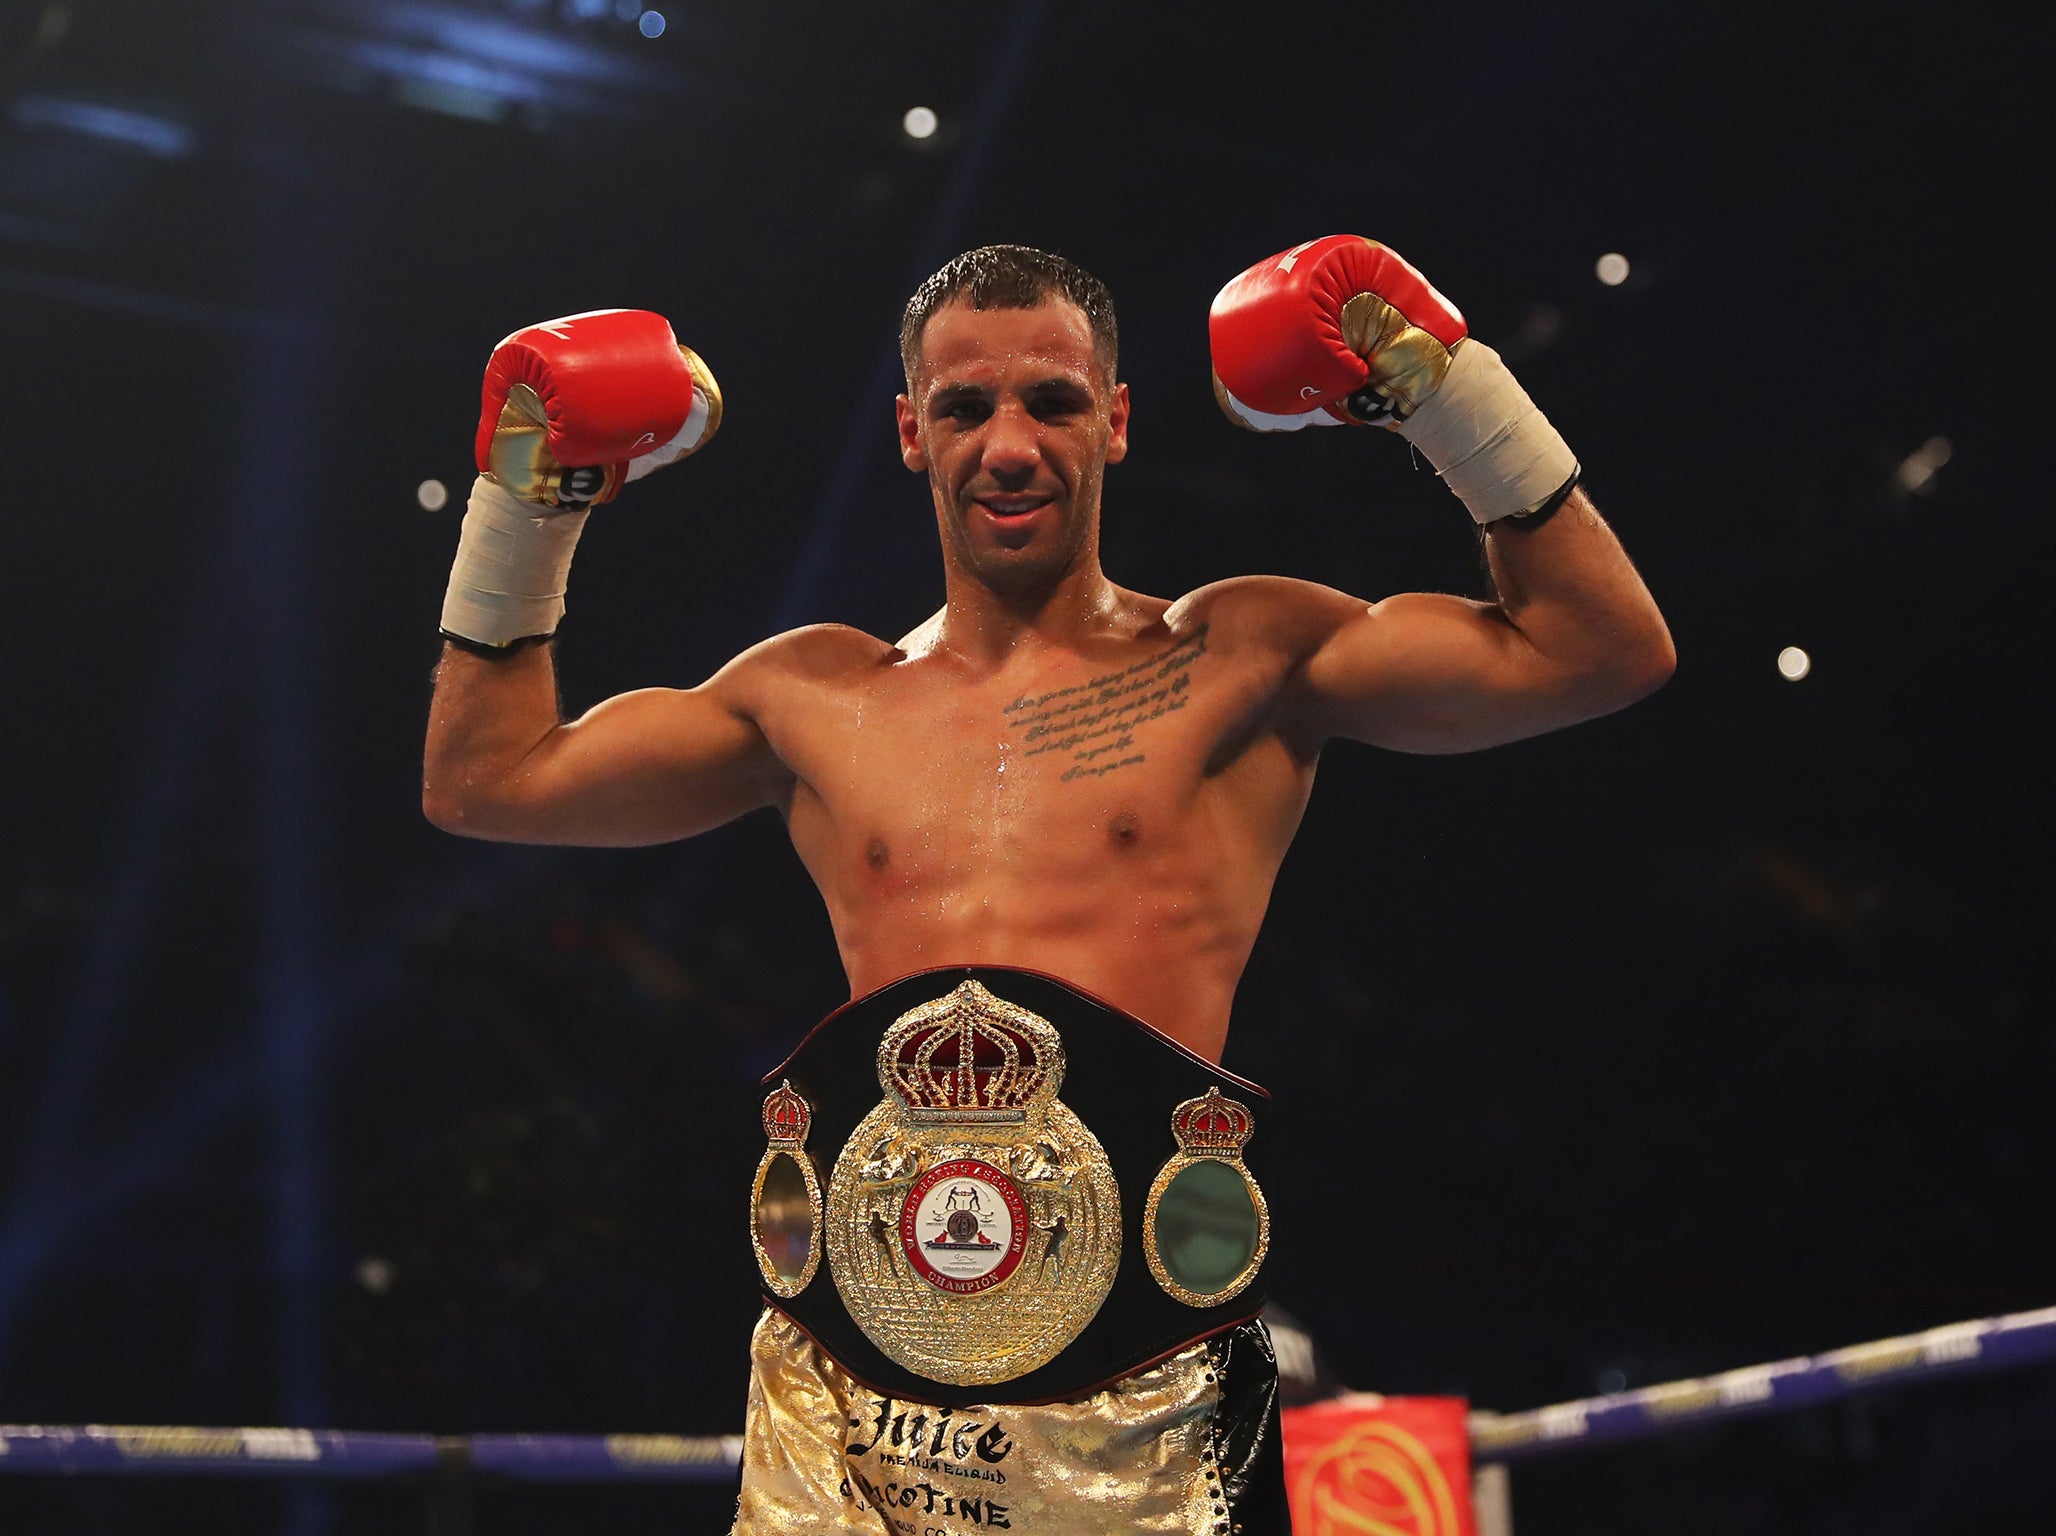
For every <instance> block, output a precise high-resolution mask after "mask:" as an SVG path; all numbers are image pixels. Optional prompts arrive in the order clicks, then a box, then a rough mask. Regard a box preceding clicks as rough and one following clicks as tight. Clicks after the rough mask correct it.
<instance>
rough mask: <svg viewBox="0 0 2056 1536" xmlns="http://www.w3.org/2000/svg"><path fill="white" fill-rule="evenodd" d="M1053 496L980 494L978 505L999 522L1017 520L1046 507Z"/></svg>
mask: <svg viewBox="0 0 2056 1536" xmlns="http://www.w3.org/2000/svg"><path fill="white" fill-rule="evenodd" d="M1053 499H1054V498H1052V497H1049V496H1036V495H1028V494H1023V495H1019V496H980V497H978V498H977V502H978V505H979V506H981V507H983V508H984V509H985V510H986V511H987V512H989V513H991V514H992V515H993V516H994V517H995V518H997V519H998V520H999V521H1000V522H1003V523H1005V522H1018V521H1020V520H1022V519H1024V518H1026V517H1028V516H1029V515H1030V514H1032V513H1034V512H1036V511H1038V510H1039V509H1041V508H1043V507H1046V506H1048V505H1049V504H1050V502H1051V501H1052V500H1053Z"/></svg>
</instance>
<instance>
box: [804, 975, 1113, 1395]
mask: <svg viewBox="0 0 2056 1536" xmlns="http://www.w3.org/2000/svg"><path fill="white" fill-rule="evenodd" d="M1063 1077H1064V1043H1063V1039H1062V1037H1061V1036H1060V1035H1059V1034H1058V1033H1057V1030H1056V1027H1055V1026H1054V1025H1052V1024H1051V1023H1050V1022H1049V1021H1048V1020H1047V1019H1044V1018H1042V1017H1041V1016H1040V1015H1039V1014H1035V1013H1031V1012H1030V1011H1029V1010H1027V1009H1026V1008H1021V1007H1017V1006H1016V1005H1014V1004H1012V1003H1009V1002H1007V1001H1005V1000H1004V999H1002V998H999V997H996V996H994V995H993V994H992V993H991V992H989V991H987V990H986V989H985V988H984V987H982V986H980V985H979V984H978V983H977V982H975V981H966V982H964V983H963V984H962V985H960V986H959V987H957V989H956V990H955V991H953V992H951V993H950V994H949V995H948V996H947V997H943V998H939V999H937V1000H936V1001H934V1002H932V1003H926V1004H924V1005H922V1006H921V1007H919V1008H915V1009H911V1010H909V1011H908V1012H906V1013H903V1014H901V1015H900V1016H899V1018H898V1019H896V1020H894V1022H893V1025H892V1027H891V1028H890V1029H888V1030H887V1031H886V1032H885V1036H884V1038H883V1039H882V1040H880V1041H879V1044H878V1082H879V1086H880V1087H882V1088H883V1089H884V1090H885V1097H884V1099H883V1100H881V1101H880V1103H879V1105H878V1107H877V1108H876V1109H874V1110H872V1111H871V1113H870V1114H868V1115H866V1116H865V1117H864V1119H863V1120H862V1122H860V1123H859V1124H858V1126H857V1128H856V1130H855V1131H854V1132H852V1133H851V1135H850V1139H849V1142H848V1144H847V1145H846V1146H844V1147H843V1149H842V1153H841V1155H840V1156H839V1157H838V1158H837V1159H836V1162H835V1172H834V1174H833V1175H832V1176H831V1178H830V1179H829V1184H828V1201H827V1221H826V1223H825V1225H826V1229H827V1230H826V1237H827V1248H828V1269H829V1273H830V1274H831V1275H832V1276H833V1277H834V1280H835V1288H836V1290H837V1291H838V1292H839V1293H840V1294H841V1296H842V1300H843V1305H844V1306H846V1307H848V1308H849V1312H850V1316H851V1317H852V1318H853V1319H855V1321H856V1323H857V1326H858V1327H860V1328H862V1329H863V1330H864V1333H865V1335H866V1337H868V1338H869V1339H870V1340H871V1342H872V1343H874V1344H876V1345H877V1346H878V1348H879V1349H880V1350H882V1351H883V1352H884V1353H885V1355H886V1356H887V1357H888V1358H889V1359H891V1360H893V1361H895V1362H896V1363H898V1364H899V1365H902V1366H904V1367H906V1368H907V1369H908V1370H910V1371H915V1372H917V1373H919V1374H921V1375H923V1376H926V1377H928V1378H930V1379H931V1380H934V1381H943V1382H949V1383H951V1384H952V1385H957V1386H969V1385H978V1384H984V1383H990V1382H1001V1381H1011V1380H1012V1379H1013V1378H1015V1377H1016V1376H1021V1375H1024V1374H1026V1373H1027V1372H1029V1371H1031V1370H1034V1369H1035V1368H1036V1367H1037V1366H1040V1365H1044V1364H1047V1363H1048V1362H1049V1361H1050V1360H1052V1359H1054V1358H1055V1357H1056V1356H1057V1354H1058V1353H1059V1352H1060V1351H1061V1350H1062V1349H1063V1348H1064V1346H1065V1345H1067V1344H1069V1343H1070V1342H1071V1341H1072V1340H1073V1339H1075V1338H1076V1337H1077V1336H1078V1333H1079V1331H1080V1330H1081V1329H1082V1328H1083V1327H1084V1326H1085V1324H1086V1323H1087V1322H1088V1321H1089V1320H1090V1319H1091V1318H1092V1315H1093V1314H1094V1313H1095V1312H1097V1311H1098V1310H1099V1304H1100V1302H1102V1301H1103V1300H1105V1299H1106V1294H1107V1291H1108V1289H1109V1288H1111V1286H1112V1285H1113V1282H1114V1270H1115V1267H1116V1265H1117V1264H1118V1263H1119V1261H1120V1254H1121V1209H1120V1194H1119V1191H1118V1189H1117V1188H1116V1187H1115V1183H1114V1174H1113V1169H1112V1168H1111V1167H1110V1166H1109V1165H1108V1163H1107V1156H1106V1152H1105V1150H1104V1149H1103V1148H1102V1147H1101V1146H1100V1144H1099V1139H1098V1138H1097V1137H1095V1136H1094V1135H1093V1134H1092V1132H1091V1131H1090V1130H1088V1129H1087V1128H1086V1126H1085V1124H1084V1122H1083V1121H1081V1120H1080V1119H1079V1118H1078V1117H1077V1115H1075V1114H1073V1113H1072V1112H1071V1110H1070V1109H1069V1108H1068V1107H1067V1106H1066V1105H1065V1104H1064V1103H1063V1102H1062V1101H1061V1100H1059V1099H1058V1098H1057V1090H1058V1089H1059V1088H1060V1087H1061V1086H1062V1085H1063Z"/></svg>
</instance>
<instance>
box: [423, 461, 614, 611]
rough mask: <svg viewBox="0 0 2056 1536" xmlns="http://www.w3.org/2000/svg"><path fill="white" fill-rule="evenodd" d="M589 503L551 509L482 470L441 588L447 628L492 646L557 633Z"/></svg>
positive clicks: (472, 490)
mask: <svg viewBox="0 0 2056 1536" xmlns="http://www.w3.org/2000/svg"><path fill="white" fill-rule="evenodd" d="M588 510H589V509H586V508H580V509H579V510H578V511H575V512H553V511H549V510H548V509H546V508H543V507H539V506H537V505H536V503H534V502H531V501H522V500H521V499H520V498H519V497H517V496H515V495H513V494H512V493H511V492H509V491H508V490H507V489H506V488H505V487H503V486H501V485H499V484H497V483H496V482H494V481H491V480H488V479H487V478H486V477H485V476H484V475H480V476H479V477H478V481H477V483H476V484H474V485H473V486H472V488H471V505H470V507H469V508H468V509H467V510H466V511H465V513H464V532H463V534H462V536H461V537H459V539H458V540H457V560H456V563H455V564H454V565H452V566H451V567H450V586H449V590H448V591H447V592H445V593H444V595H443V632H444V633H445V634H450V635H458V636H461V637H462V638H463V639H466V640H472V641H476V642H477V643H478V644H480V645H494V646H498V645H511V644H512V643H513V642H514V641H516V640H521V639H525V638H526V637H528V636H530V635H549V634H554V633H556V629H557V625H558V624H559V623H560V622H561V621H562V620H563V617H564V584H565V579H566V577H568V576H569V575H570V572H571V553H572V551H573V550H575V549H576V548H577V547H578V535H579V533H580V532H581V531H583V529H584V528H585V519H586V514H587V511H588Z"/></svg>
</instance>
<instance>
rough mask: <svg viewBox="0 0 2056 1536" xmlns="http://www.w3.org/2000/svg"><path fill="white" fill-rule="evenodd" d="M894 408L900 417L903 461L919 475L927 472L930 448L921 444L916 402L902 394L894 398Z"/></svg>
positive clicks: (896, 414)
mask: <svg viewBox="0 0 2056 1536" xmlns="http://www.w3.org/2000/svg"><path fill="white" fill-rule="evenodd" d="M892 409H893V414H894V415H895V416H897V417H898V418H899V439H900V460H901V462H903V463H904V464H905V465H906V466H907V468H909V469H911V470H912V471H914V473H915V474H917V475H918V474H924V473H926V472H927V469H928V450H927V449H926V448H923V447H922V446H921V418H920V417H919V416H918V415H916V414H915V412H914V402H913V401H911V400H909V399H908V398H907V397H906V396H905V395H900V396H898V397H896V398H895V399H894V400H893V402H892Z"/></svg>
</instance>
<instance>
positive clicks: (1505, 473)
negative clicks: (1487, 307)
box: [1207, 235, 1578, 526]
mask: <svg viewBox="0 0 2056 1536" xmlns="http://www.w3.org/2000/svg"><path fill="white" fill-rule="evenodd" d="M1207 329H1208V332H1209V337H1210V340H1211V342H1212V347H1213V357H1214V398H1215V399H1216V400H1217V401H1219V402H1220V406H1221V409H1222V410H1223V411H1225V412H1226V413H1227V415H1228V418H1229V419H1230V420H1231V421H1233V422H1234V423H1235V424H1236V425H1237V426H1241V427H1248V428H1249V429H1250V430H1252V431H1256V432H1290V431H1294V430H1296V429H1297V428H1300V427H1305V426H1330V425H1333V424H1334V423H1336V422H1365V423H1370V424H1374V425H1377V426H1383V427H1390V428H1391V429H1392V430H1394V431H1396V432H1398V433H1399V434H1400V436H1402V437H1404V438H1405V439H1406V440H1407V441H1408V442H1410V443H1412V444H1413V445H1414V447H1415V448H1417V449H1418V450H1419V451H1420V453H1421V454H1422V456H1423V457H1425V458H1426V459H1427V460H1428V462H1429V463H1431V464H1433V465H1434V466H1435V470H1436V473H1438V474H1439V475H1441V477H1442V479H1443V482H1444V483H1445V484H1447V485H1448V487H1449V488H1450V490H1452V491H1454V492H1455V493H1456V495H1457V496H1458V498H1459V499H1460V500H1461V501H1462V502H1463V504H1464V505H1465V506H1466V507H1468V508H1469V509H1470V513H1471V516H1472V517H1474V518H1476V519H1477V521H1478V522H1480V523H1490V522H1496V521H1497V520H1498V519H1500V518H1503V517H1521V516H1528V515H1537V516H1539V515H1541V514H1544V513H1545V509H1546V510H1554V508H1555V507H1557V506H1559V505H1561V504H1562V502H1563V499H1564V497H1566V496H1568V495H1569V494H1570V491H1571V488H1572V487H1573V486H1574V485H1576V484H1577V481H1578V461H1577V457H1576V455H1574V454H1573V453H1572V452H1571V450H1570V447H1569V445H1567V444H1566V443H1565V442H1564V440H1563V437H1562V436H1561V434H1559V433H1558V432H1557V430H1556V429H1555V428H1554V427H1552V426H1551V425H1550V424H1549V419H1548V418H1547V417H1546V416H1544V415H1543V414H1542V413H1541V412H1540V411H1538V410H1537V409H1535V402H1534V401H1532V400H1530V399H1529V398H1528V395H1527V392H1526V391H1525V390H1523V389H1522V388H1521V387H1520V385H1519V384H1518V383H1516V382H1515V380H1514V377H1513V375H1512V374H1511V373H1509V372H1507V370H1506V365H1505V364H1504V363H1502V362H1501V361H1500V359H1499V354H1498V353H1497V352H1494V351H1493V350H1492V349H1491V348H1490V347H1488V346H1486V345H1485V344H1484V343H1483V342H1480V341H1477V340H1474V339H1471V338H1470V337H1469V335H1468V332H1467V328H1466V327H1465V325H1464V320H1463V316H1462V315H1461V314H1459V313H1458V312H1457V308H1456V306H1455V305H1454V304H1451V303H1450V302H1449V300H1447V299H1445V298H1443V297H1442V295H1441V294H1439V293H1437V292H1436V291H1435V288H1434V285H1433V284H1431V283H1430V282H1429V281H1428V280H1427V279H1426V278H1424V277H1422V276H1421V274H1420V273H1418V272H1416V271H1415V270H1414V269H1413V268H1412V267H1411V266H1409V265H1408V264H1407V263H1406V262H1405V261H1404V260H1402V259H1401V258H1400V256H1399V255H1398V254H1397V253H1395V252H1393V251H1390V250H1387V249H1386V248H1385V247H1384V246H1382V245H1380V244H1378V243H1377V242H1376V241H1375V240H1366V239H1364V238H1363V237H1362V236H1360V235H1329V236H1327V237H1326V238H1325V239H1321V240H1309V241H1308V242H1307V243H1306V244H1305V245H1295V246H1294V247H1293V248H1292V249H1291V250H1289V251H1281V252H1280V253H1279V254H1278V255H1276V256H1273V257H1270V258H1269V259H1267V260H1264V261H1260V262H1258V263H1257V264H1256V265H1255V266H1253V267H1251V268H1250V269H1249V270H1248V271H1247V272H1245V273H1243V274H1242V275H1241V276H1240V277H1238V278H1236V279H1235V280H1234V281H1233V282H1231V283H1229V284H1228V286H1227V287H1225V288H1223V289H1222V290H1221V291H1220V293H1219V295H1218V296H1217V297H1216V298H1215V299H1214V307H1213V311H1212V313H1211V314H1210V315H1209V316H1208V317H1207ZM1531 526H1532V524H1531Z"/></svg>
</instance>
